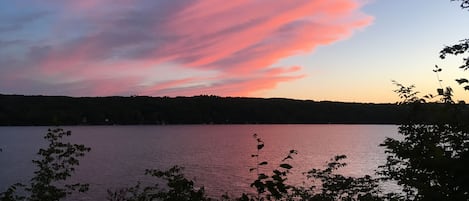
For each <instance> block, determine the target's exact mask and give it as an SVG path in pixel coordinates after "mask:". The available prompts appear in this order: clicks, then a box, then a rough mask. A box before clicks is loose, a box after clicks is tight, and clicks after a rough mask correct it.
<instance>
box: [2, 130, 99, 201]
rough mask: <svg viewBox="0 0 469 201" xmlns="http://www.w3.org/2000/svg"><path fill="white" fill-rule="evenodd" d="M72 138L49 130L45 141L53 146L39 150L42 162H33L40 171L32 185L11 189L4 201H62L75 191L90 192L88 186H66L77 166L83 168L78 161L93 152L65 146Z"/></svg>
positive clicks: (79, 147) (61, 132)
mask: <svg viewBox="0 0 469 201" xmlns="http://www.w3.org/2000/svg"><path fill="white" fill-rule="evenodd" d="M70 135H71V132H70V131H64V130H63V129H60V128H56V129H49V130H48V133H47V134H46V135H45V137H44V139H46V140H47V141H48V142H49V144H48V147H47V148H45V149H42V148H41V149H39V152H38V153H37V154H38V155H39V156H40V157H41V158H40V159H39V160H33V161H32V162H33V164H35V165H36V167H37V170H36V171H35V172H34V176H33V178H32V179H31V181H30V184H28V185H25V184H21V183H18V184H14V185H12V186H10V187H9V188H8V189H7V191H6V192H3V193H0V200H2V201H7V200H28V201H43V200H48V201H58V200H62V199H64V198H66V197H67V196H68V195H70V194H72V193H73V192H75V191H78V192H86V191H87V190H88V187H89V185H88V184H80V183H76V184H64V183H65V181H66V180H67V179H68V178H70V177H71V175H72V173H73V172H74V171H75V166H78V165H79V160H78V158H80V157H83V156H84V155H85V153H86V152H89V151H90V150H91V149H90V148H89V147H86V146H84V145H80V144H71V143H70V142H62V140H63V138H64V137H66V136H70ZM23 194H24V195H23Z"/></svg>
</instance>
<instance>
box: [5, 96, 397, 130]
mask: <svg viewBox="0 0 469 201" xmlns="http://www.w3.org/2000/svg"><path fill="white" fill-rule="evenodd" d="M285 114H289V115H285ZM401 114H402V110H401V108H399V107H398V106H396V105H395V104H365V103H342V102H327V101H322V102H317V101H311V100H293V99H282V98H240V97H218V96H194V97H174V98H169V97H143V96H137V97H92V98H87V97H80V98H78V97H52V96H19V95H0V125H4V126H13V125H18V126H24V125H28V126H29V125H57V124H60V125H107V124H119V125H139V124H150V125H154V124H212V123H213V124H272V123H282V124H283V123H340V124H345V123H357V124H358V123H361V124H380V123H383V124H396V123H400V122H399V120H400V117H402V115H401Z"/></svg>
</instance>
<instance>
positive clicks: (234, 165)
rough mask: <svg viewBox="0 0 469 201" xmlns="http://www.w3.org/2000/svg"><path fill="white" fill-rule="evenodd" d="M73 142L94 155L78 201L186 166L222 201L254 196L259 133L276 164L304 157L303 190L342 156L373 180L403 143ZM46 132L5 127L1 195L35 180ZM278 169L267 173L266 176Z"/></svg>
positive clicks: (217, 129) (223, 138)
mask: <svg viewBox="0 0 469 201" xmlns="http://www.w3.org/2000/svg"><path fill="white" fill-rule="evenodd" d="M65 129H66V130H71V131H72V136H71V137H70V141H72V142H74V143H80V144H85V145H87V146H90V147H91V148H92V150H91V152H90V153H88V154H87V155H86V157H85V158H83V159H82V160H81V164H80V166H79V167H78V169H77V171H76V174H75V176H74V178H73V180H74V181H78V182H84V183H89V184H90V185H91V186H90V187H91V189H90V191H89V192H88V193H87V194H83V195H80V196H79V197H74V198H73V199H74V200H104V199H105V196H106V189H108V188H116V187H125V186H130V185H134V184H135V183H136V182H137V181H143V182H150V181H151V178H148V177H146V176H144V175H143V173H144V170H145V169H147V168H169V167H171V166H172V165H180V166H184V167H185V168H186V169H185V174H186V175H187V176H188V177H189V178H193V179H195V180H196V184H198V185H204V186H205V188H206V190H207V192H208V193H209V194H210V195H213V196H217V197H218V196H219V195H221V194H222V193H223V192H226V191H228V192H229V193H230V194H232V195H239V194H240V193H241V192H243V191H249V190H250V188H249V184H250V182H252V181H253V178H254V177H255V175H254V174H253V173H250V172H249V168H250V167H252V166H253V165H254V164H255V161H254V159H252V158H251V157H250V156H251V154H253V153H255V151H256V141H255V140H254V138H253V137H252V134H253V133H257V134H258V135H259V136H260V137H261V138H262V139H263V140H264V142H265V145H266V146H265V148H264V149H263V150H262V152H261V158H263V159H264V160H267V161H269V162H270V164H271V165H274V164H278V162H280V160H281V159H282V158H283V157H285V156H286V154H287V153H288V151H289V150H291V149H296V150H298V155H296V156H295V157H294V160H293V161H290V164H292V165H293V167H294V168H293V170H294V171H293V172H294V173H293V176H292V177H290V181H291V182H293V183H300V182H301V181H302V180H303V179H302V178H303V176H302V175H301V173H302V172H305V171H308V170H309V169H311V168H313V167H315V168H318V167H323V166H324V164H325V162H326V161H327V160H328V159H329V158H331V157H333V156H334V155H337V154H346V155H347V156H348V158H347V160H346V162H347V163H348V164H349V165H348V166H347V167H346V168H344V169H343V170H342V173H344V174H347V175H352V176H362V175H364V174H373V173H374V170H375V169H376V167H377V166H378V165H381V164H383V163H384V161H385V155H384V151H383V149H382V148H381V147H379V146H378V145H379V144H380V143H381V142H382V141H383V140H384V139H385V137H393V138H396V137H398V136H397V126H393V125H185V126H76V127H65ZM46 132H47V127H0V147H1V148H2V149H3V152H0V191H3V190H5V188H6V187H7V186H9V185H10V184H13V183H16V182H27V181H28V179H29V178H30V177H31V175H32V172H33V171H34V167H33V166H32V164H31V160H32V159H34V157H35V154H36V152H37V150H38V149H39V148H40V147H42V146H44V145H45V141H44V140H43V139H42V137H43V135H44V134H45V133H46ZM269 168H272V167H267V168H266V170H268V169H269Z"/></svg>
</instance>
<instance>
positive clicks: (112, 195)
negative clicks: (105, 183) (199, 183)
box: [107, 166, 211, 201]
mask: <svg viewBox="0 0 469 201" xmlns="http://www.w3.org/2000/svg"><path fill="white" fill-rule="evenodd" d="M182 170H183V168H182V167H179V166H173V167H171V168H170V169H168V170H166V171H161V170H157V169H147V170H145V175H150V176H152V177H155V178H158V179H162V180H164V181H165V182H166V187H167V188H160V187H159V186H158V184H154V185H152V186H147V187H143V188H142V187H141V185H140V183H138V184H137V185H135V186H133V187H127V188H121V189H117V190H115V191H112V190H108V197H107V199H108V200H109V201H152V200H159V201H190V200H193V201H208V200H211V199H210V198H208V197H207V195H206V194H205V190H204V188H203V187H201V188H196V187H194V181H192V180H189V179H187V178H186V177H185V176H184V174H182Z"/></svg>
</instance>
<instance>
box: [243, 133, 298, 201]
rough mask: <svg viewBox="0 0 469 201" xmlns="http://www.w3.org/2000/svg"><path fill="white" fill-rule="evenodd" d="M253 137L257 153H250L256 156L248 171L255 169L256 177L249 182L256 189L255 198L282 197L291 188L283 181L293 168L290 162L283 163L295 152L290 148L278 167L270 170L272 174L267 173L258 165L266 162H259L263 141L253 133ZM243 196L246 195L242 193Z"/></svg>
mask: <svg viewBox="0 0 469 201" xmlns="http://www.w3.org/2000/svg"><path fill="white" fill-rule="evenodd" d="M253 137H254V138H255V139H256V141H257V154H254V155H251V157H253V158H256V166H255V167H253V168H251V169H250V171H254V170H256V172H257V179H256V180H254V182H253V183H251V187H253V188H255V189H256V191H257V196H256V197H255V199H256V200H264V199H266V200H275V199H276V200H278V199H281V198H282V197H286V196H287V194H288V191H289V190H290V189H292V188H293V186H291V185H288V184H286V183H285V181H286V180H287V175H288V174H289V173H290V169H291V168H293V167H292V166H291V165H290V164H288V163H284V162H285V161H286V160H290V159H293V155H295V154H297V153H298V152H297V151H296V150H290V152H289V153H288V155H287V156H286V157H285V158H284V159H282V161H281V162H282V163H281V164H280V165H279V167H278V168H277V169H275V170H273V171H272V175H270V176H269V175H267V174H265V173H261V172H260V167H261V166H265V165H267V164H268V162H267V161H262V162H259V157H260V155H259V154H260V151H261V150H262V148H264V142H263V141H262V140H261V139H260V138H259V137H258V136H257V134H254V135H253ZM243 197H248V196H247V195H243Z"/></svg>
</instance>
